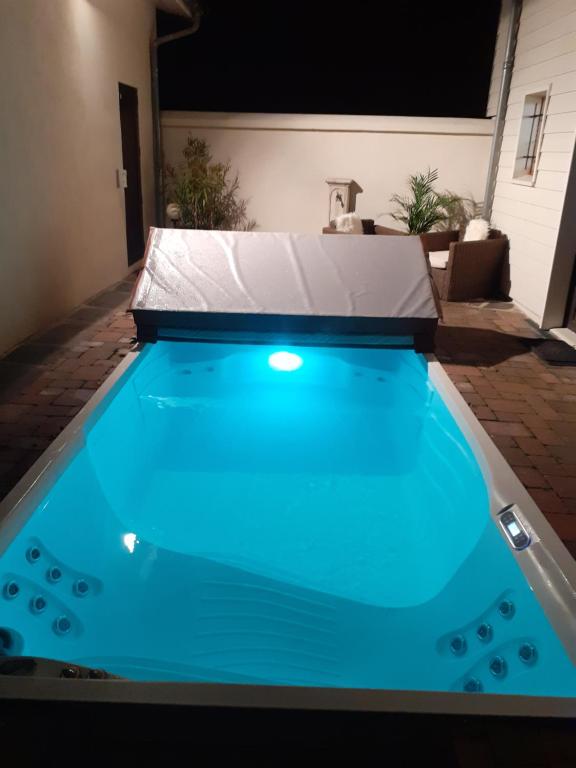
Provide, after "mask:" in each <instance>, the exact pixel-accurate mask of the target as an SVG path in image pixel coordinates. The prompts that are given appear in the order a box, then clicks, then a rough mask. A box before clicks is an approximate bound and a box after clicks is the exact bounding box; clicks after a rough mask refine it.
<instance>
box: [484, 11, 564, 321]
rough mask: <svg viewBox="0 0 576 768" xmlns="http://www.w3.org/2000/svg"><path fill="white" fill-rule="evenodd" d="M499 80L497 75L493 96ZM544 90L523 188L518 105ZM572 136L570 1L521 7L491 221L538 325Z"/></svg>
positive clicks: (519, 296)
mask: <svg viewBox="0 0 576 768" xmlns="http://www.w3.org/2000/svg"><path fill="white" fill-rule="evenodd" d="M502 26H503V25H501V27H502ZM504 26H506V25H504ZM505 34H506V30H505V29H504V36H505ZM500 36H502V31H501V32H500ZM501 64H502V62H500V66H501ZM496 66H497V62H496ZM499 77H500V73H499V71H498V70H497V69H496V68H495V71H494V78H493V90H494V88H495V87H497V86H496V83H497V82H498V83H499ZM549 87H550V102H549V105H548V111H547V118H546V122H545V124H544V134H543V141H542V153H541V156H540V162H539V164H538V172H537V176H536V182H535V184H534V186H527V185H525V184H522V183H518V182H515V181H513V179H512V171H513V166H514V158H515V154H516V146H517V142H518V132H519V129H520V115H521V112H522V105H523V100H524V97H525V95H526V94H528V93H532V92H537V91H543V90H546V89H547V88H549ZM575 132H576V0H524V4H523V10H522V15H521V18H520V28H519V36H518V44H517V47H516V58H515V63H514V71H513V75H512V83H511V89H510V96H509V99H508V110H507V115H506V124H505V128H504V138H503V142H502V150H501V153H500V161H499V167H498V176H497V184H496V194H495V198H494V207H493V215H492V222H493V225H494V226H496V227H498V228H499V229H502V230H503V231H504V232H505V233H506V234H507V235H508V236H509V237H510V272H511V274H510V277H511V283H512V286H511V295H512V298H513V299H514V300H515V301H516V302H517V303H518V304H519V306H520V307H521V308H523V309H524V310H525V311H526V313H527V314H528V315H529V316H530V317H532V318H533V319H534V320H536V322H538V323H539V324H540V323H542V321H543V318H544V314H545V309H546V300H547V295H548V288H549V285H550V277H551V273H552V268H553V264H554V262H555V259H557V258H558V253H557V244H558V235H559V228H560V219H561V215H562V210H563V206H564V201H565V195H566V189H567V184H568V177H569V170H570V164H571V159H572V153H573V151H574V143H575V135H576V134H575Z"/></svg>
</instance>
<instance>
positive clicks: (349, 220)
mask: <svg viewBox="0 0 576 768" xmlns="http://www.w3.org/2000/svg"><path fill="white" fill-rule="evenodd" d="M334 226H335V228H336V229H337V230H338V232H345V233H346V234H347V235H362V234H363V233H364V230H363V229H362V219H361V218H360V216H358V214H357V213H343V214H342V215H341V216H336V218H335V219H334Z"/></svg>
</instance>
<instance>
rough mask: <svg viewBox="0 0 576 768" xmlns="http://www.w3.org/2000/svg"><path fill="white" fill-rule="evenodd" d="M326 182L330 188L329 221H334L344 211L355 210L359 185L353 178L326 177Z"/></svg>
mask: <svg viewBox="0 0 576 768" xmlns="http://www.w3.org/2000/svg"><path fill="white" fill-rule="evenodd" d="M326 184H328V187H329V188H330V193H329V207H328V221H329V222H330V223H332V222H333V221H335V220H336V218H337V217H338V216H341V215H342V214H343V213H351V212H352V211H353V210H354V208H355V202H356V194H355V193H356V191H357V190H358V189H359V187H358V185H357V184H356V182H355V181H354V180H353V179H326ZM353 187H354V188H355V189H353Z"/></svg>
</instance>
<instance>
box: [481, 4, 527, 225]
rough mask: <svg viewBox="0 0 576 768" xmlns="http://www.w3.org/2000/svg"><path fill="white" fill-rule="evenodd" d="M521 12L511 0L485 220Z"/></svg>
mask: <svg viewBox="0 0 576 768" xmlns="http://www.w3.org/2000/svg"><path fill="white" fill-rule="evenodd" d="M521 13H522V0H512V8H511V13H510V26H509V27H508V39H507V41H506V53H505V55H504V64H503V66H502V80H501V81H500V93H499V95H498V108H497V110H496V119H495V126H494V134H493V136H492V146H491V148H490V161H489V163H488V178H487V179H486V191H485V192H484V218H485V219H486V221H490V219H491V217H492V206H493V204H494V191H495V189H496V175H497V173H498V162H499V159H500V148H501V146H502V136H503V134H504V123H505V122H506V110H507V108H508V96H509V94H510V82H511V80H512V71H513V69H514V55H515V52H516V42H517V40H518V27H519V26H520V15H521Z"/></svg>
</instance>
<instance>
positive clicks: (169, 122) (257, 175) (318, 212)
mask: <svg viewBox="0 0 576 768" xmlns="http://www.w3.org/2000/svg"><path fill="white" fill-rule="evenodd" d="M162 127H163V137H164V154H165V159H166V161H167V162H169V163H172V164H176V163H178V162H179V161H180V160H181V153H182V148H183V147H184V144H185V142H186V138H187V136H188V134H193V135H194V136H198V137H200V138H204V139H206V140H207V141H208V143H209V145H210V149H211V151H212V153H213V156H214V158H215V159H216V160H223V161H226V160H231V162H232V166H233V169H234V171H237V172H238V173H239V175H240V186H241V195H242V196H243V197H246V198H248V199H249V205H248V213H249V215H250V217H252V218H254V219H256V221H257V223H258V229H260V230H266V231H292V232H316V233H318V232H320V231H321V230H322V227H324V226H326V225H327V224H328V186H327V185H326V183H325V180H326V179H327V178H330V177H337V178H339V177H342V178H351V179H354V180H355V181H356V182H357V183H358V184H359V185H360V186H361V187H362V188H363V190H364V191H363V193H361V194H359V195H358V197H357V200H356V210H357V212H358V213H359V214H360V216H362V217H363V218H373V219H377V220H378V221H379V222H380V223H382V224H388V225H392V226H395V224H394V221H393V220H392V219H391V218H390V217H389V215H387V213H388V212H389V211H390V210H392V209H393V207H394V206H393V205H392V204H391V203H390V196H391V195H392V194H393V193H395V192H399V193H403V192H405V191H406V180H407V177H408V175H409V174H410V173H414V172H418V171H425V170H426V169H427V168H428V167H431V168H438V169H439V173H440V178H439V188H441V189H450V190H452V191H454V192H457V193H459V194H460V195H462V196H472V197H473V198H474V199H476V200H478V201H479V200H481V199H482V195H483V192H484V186H485V183H486V172H487V165H488V157H489V153H490V142H491V133H492V123H491V121H490V120H470V119H444V118H424V117H418V118H411V117H409V118H404V117H367V116H366V117H356V116H336V115H262V114H224V113H201V112H165V113H164V114H163V116H162Z"/></svg>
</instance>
